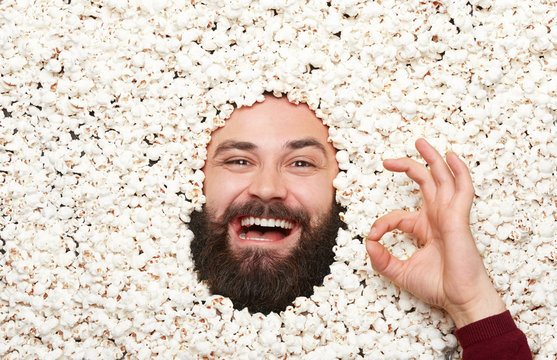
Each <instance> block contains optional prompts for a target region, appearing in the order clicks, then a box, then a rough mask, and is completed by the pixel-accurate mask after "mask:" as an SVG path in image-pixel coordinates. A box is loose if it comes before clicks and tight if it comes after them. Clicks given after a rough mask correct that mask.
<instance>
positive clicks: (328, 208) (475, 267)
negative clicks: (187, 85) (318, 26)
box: [190, 95, 530, 359]
mask: <svg viewBox="0 0 557 360" xmlns="http://www.w3.org/2000/svg"><path fill="white" fill-rule="evenodd" d="M327 139H328V131H327V128H326V126H324V125H323V124H322V122H321V121H320V120H319V119H318V118H317V117H316V116H315V114H314V113H313V112H312V111H311V110H310V109H309V108H308V107H307V106H306V105H294V104H291V103H289V102H288V100H287V99H285V98H275V97H273V96H269V95H267V96H266V97H265V101H263V102H262V103H257V104H254V105H253V106H251V107H248V108H240V109H236V110H235V111H234V112H233V113H232V115H231V117H230V119H229V120H227V123H226V125H225V126H224V127H222V128H220V129H217V130H216V131H215V132H214V133H213V136H212V140H211V143H210V144H209V146H208V149H207V151H208V155H207V161H206V164H205V168H204V172H205V183H204V192H205V195H206V198H207V203H206V206H205V210H204V212H203V213H201V214H200V213H194V214H192V220H191V223H190V226H191V229H192V231H194V234H195V240H194V241H193V242H192V254H193V258H194V262H195V266H196V269H197V270H198V272H199V275H200V278H201V279H202V280H207V282H208V284H209V287H210V289H211V291H212V292H214V293H218V294H221V295H224V296H228V297H230V298H231V300H232V301H233V303H234V304H235V307H237V308H243V307H248V309H249V310H250V311H252V312H256V311H261V312H264V313H268V312H270V311H277V312H279V311H281V310H283V309H284V308H285V307H286V306H287V305H288V304H289V303H291V302H292V301H293V300H294V299H295V297H297V296H309V295H311V291H312V287H313V286H314V285H319V284H320V283H321V281H322V279H323V277H324V276H325V275H327V274H328V267H329V265H330V264H331V262H332V260H333V258H332V253H331V248H332V245H333V244H334V239H335V236H336V232H337V230H338V227H339V226H340V223H339V221H338V212H339V208H338V205H336V202H335V201H334V188H333V186H332V182H333V179H334V178H335V176H336V175H337V173H338V165H337V162H336V159H335V149H334V148H333V146H332V145H331V144H330V143H329V142H328V141H327ZM416 148H417V150H418V151H419V152H420V154H421V155H422V156H423V158H424V159H425V160H426V162H427V163H428V164H429V166H430V168H431V170H428V169H427V168H426V167H425V166H423V165H421V164H420V163H418V162H416V161H414V160H411V159H408V158H402V159H395V160H385V162H384V167H385V168H386V169H388V170H391V171H398V172H405V173H406V174H407V175H408V176H409V177H410V178H411V179H413V180H414V181H416V182H417V183H418V184H419V186H420V189H421V191H422V194H423V205H422V208H421V209H420V210H419V211H417V212H413V213H408V212H403V211H395V212H392V213H389V214H387V215H385V216H383V217H381V218H379V219H378V220H377V221H376V222H375V223H374V224H373V226H372V229H371V231H370V234H369V236H368V241H367V243H366V248H367V251H368V254H369V256H370V260H371V263H372V265H373V267H374V269H375V270H376V271H378V272H379V273H381V274H383V275H385V276H386V277H388V278H389V279H391V280H392V281H393V282H394V283H395V284H397V285H399V286H401V287H402V288H404V289H406V290H408V291H410V292H411V293H413V294H414V295H416V296H417V297H419V298H421V299H422V300H424V301H426V302H428V303H430V304H433V305H435V306H439V307H441V308H443V309H445V310H446V311H447V312H448V313H449V315H450V316H451V317H452V318H453V320H454V321H455V323H456V325H457V327H459V328H461V329H459V330H457V333H456V335H457V337H458V338H459V340H460V341H461V344H462V345H463V347H464V348H465V356H467V357H470V358H486V359H487V358H490V359H493V358H502V357H501V356H503V355H501V354H503V353H502V351H505V349H506V350H509V349H508V346H507V345H508V344H509V342H511V343H512V344H513V346H515V348H513V349H511V352H507V353H504V354H505V355H504V356H509V355H508V354H511V353H512V354H519V355H520V356H522V357H514V358H516V359H523V358H530V357H529V356H530V355H529V354H530V352H529V349H528V345H527V342H526V338H525V337H524V334H522V332H520V330H518V329H517V328H516V326H515V325H514V323H513V321H512V318H511V317H510V314H509V313H508V312H507V311H505V305H504V303H503V302H502V300H501V298H500V297H499V295H498V293H497V291H496V290H495V288H494V287H493V285H492V284H491V281H490V279H489V277H488V275H487V272H486V270H485V268H484V267H483V263H482V260H481V257H480V254H479V253H478V251H477V249H476V246H475V243H474V239H473V237H472V234H471V232H470V228H469V213H470V208H471V205H472V200H473V197H474V189H473V186H472V179H471V177H470V174H469V172H468V169H467V168H466V165H465V164H464V163H463V162H462V161H461V160H460V159H459V158H458V157H457V156H456V155H455V154H454V153H449V154H447V157H446V162H445V160H443V158H442V157H441V155H440V154H439V153H438V152H437V151H436V150H435V149H434V148H433V147H431V145H429V144H428V143H427V142H426V141H425V140H423V139H420V140H418V141H417V142H416ZM393 229H399V230H402V231H404V232H408V233H411V234H413V235H415V236H416V237H417V238H418V243H419V245H420V249H419V250H418V251H416V252H415V253H414V254H413V256H412V257H411V258H410V259H409V260H407V261H401V260H398V259H396V258H395V257H393V256H392V255H391V254H389V252H388V251H387V250H386V249H385V248H384V247H383V246H382V245H381V244H380V243H379V242H378V240H379V239H380V238H381V237H382V236H383V235H384V234H385V233H386V232H388V231H391V230H393ZM482 319H483V320H482ZM509 319H510V320H509ZM480 320H481V321H480ZM480 355H481V356H482V357H479V356H480ZM486 356H487V357H486ZM493 356H498V357H493ZM513 356H514V355H513ZM505 358H513V357H505Z"/></svg>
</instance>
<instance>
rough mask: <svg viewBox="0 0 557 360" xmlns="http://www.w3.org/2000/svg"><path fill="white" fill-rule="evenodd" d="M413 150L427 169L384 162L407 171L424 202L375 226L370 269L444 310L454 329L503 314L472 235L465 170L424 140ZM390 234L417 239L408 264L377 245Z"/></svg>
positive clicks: (409, 163) (471, 190)
mask: <svg viewBox="0 0 557 360" xmlns="http://www.w3.org/2000/svg"><path fill="white" fill-rule="evenodd" d="M416 149H417V150H418V151H419V153H420V154H421V155H422V156H423V158H424V159H425V161H426V162H427V163H428V164H429V166H430V168H431V170H428V169H427V168H426V167H425V166H424V165H422V164H420V163H418V162H417V161H414V160H412V159H409V158H400V159H390V160H385V161H384V162H383V165H384V167H385V168H386V169H387V170H391V171H396V172H405V173H406V175H408V177H410V178H411V179H412V180H414V181H416V182H417V183H418V185H419V186H420V189H421V192H422V197H423V203H422V208H421V209H420V210H419V211H416V212H406V211H402V210H397V211H393V212H391V213H389V214H387V215H384V216H382V217H381V218H379V219H377V221H375V223H374V224H373V226H372V228H371V231H370V233H369V236H368V241H367V243H366V248H367V251H368V254H369V257H370V260H371V263H372V266H373V268H374V269H375V270H376V271H378V272H379V273H381V274H382V275H384V276H386V277H387V278H389V279H390V280H391V281H393V282H394V283H395V284H397V285H398V286H400V287H402V288H403V289H406V290H408V291H409V292H411V293H412V294H414V295H415V296H417V297H418V298H420V299H422V300H423V301H426V302H428V303H430V304H432V305H435V306H439V307H441V308H443V309H445V310H446V311H447V312H448V313H449V315H450V316H451V317H452V318H453V320H454V321H455V323H456V325H457V327H462V326H464V325H466V324H469V323H471V322H474V321H477V320H480V319H482V318H485V317H488V316H491V315H495V314H499V313H501V312H503V311H505V305H504V304H503V301H502V300H501V298H500V297H499V294H498V293H497V291H496V290H495V288H494V287H493V285H492V284H491V280H490V279H489V276H488V275H487V272H486V270H485V268H484V266H483V262H482V259H481V257H480V254H479V252H478V250H477V248H476V244H475V242H474V238H473V237H472V233H471V232H470V226H469V215H470V208H471V206H472V201H473V199H474V187H473V185H472V178H471V177H470V173H469V171H468V168H467V167H466V165H465V164H464V162H463V161H462V160H460V159H459V158H458V157H457V155H456V154H454V153H448V154H447V157H446V162H445V161H444V160H443V158H442V156H441V155H440V154H439V153H438V152H437V151H436V150H435V149H434V148H433V147H432V146H431V145H430V144H429V143H428V142H427V141H425V140H424V139H419V140H418V141H416ZM447 165H448V166H447ZM394 229H399V230H401V231H404V232H406V233H410V234H413V235H414V236H415V237H416V238H417V241H418V246H419V247H420V249H419V250H417V251H416V252H415V253H414V254H413V255H412V256H411V257H410V259H408V260H405V261H402V260H399V259H397V258H396V257H394V256H393V255H391V254H390V253H389V252H388V251H387V249H385V247H384V246H383V245H382V244H381V243H379V242H378V240H379V239H381V237H382V236H383V235H384V234H385V233H386V232H388V231H391V230H394Z"/></svg>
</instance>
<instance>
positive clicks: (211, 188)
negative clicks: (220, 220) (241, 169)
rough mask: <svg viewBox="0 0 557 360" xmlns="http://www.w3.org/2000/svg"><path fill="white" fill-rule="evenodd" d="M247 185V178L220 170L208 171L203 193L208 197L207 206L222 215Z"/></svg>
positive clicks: (218, 215)
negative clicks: (225, 173)
mask: <svg viewBox="0 0 557 360" xmlns="http://www.w3.org/2000/svg"><path fill="white" fill-rule="evenodd" d="M245 187H246V180H245V179H243V178H242V177H237V176H231V175H230V174H227V175H226V176H224V174H220V173H219V172H214V173H210V172H209V173H207V175H206V178H205V182H204V183H203V193H204V194H205V197H206V199H207V207H208V208H210V209H211V211H212V212H214V214H215V215H216V216H217V217H220V216H221V215H222V214H223V213H224V211H225V210H226V208H227V207H228V206H229V205H230V204H231V203H232V202H234V200H235V199H236V198H237V197H238V196H239V195H240V194H241V193H242V191H243V189H244V188H245Z"/></svg>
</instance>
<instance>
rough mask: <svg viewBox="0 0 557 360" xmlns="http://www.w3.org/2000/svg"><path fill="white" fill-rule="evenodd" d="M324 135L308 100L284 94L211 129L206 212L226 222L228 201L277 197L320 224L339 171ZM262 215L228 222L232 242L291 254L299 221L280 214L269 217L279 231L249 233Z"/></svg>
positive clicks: (239, 111)
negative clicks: (293, 100) (305, 102)
mask: <svg viewBox="0 0 557 360" xmlns="http://www.w3.org/2000/svg"><path fill="white" fill-rule="evenodd" d="M327 137H328V131H327V128H326V127H325V126H324V125H323V123H322V122H321V120H319V119H318V118H317V117H316V116H315V114H314V113H313V111H311V110H310V109H309V108H308V107H307V105H294V104H291V103H290V102H288V100H287V99H286V98H275V97H272V96H268V97H266V99H265V101H264V102H262V103H256V104H255V105H253V106H252V107H249V108H240V109H236V110H235V111H234V112H233V113H232V115H231V116H230V119H229V120H227V122H226V125H225V126H224V127H222V128H220V129H218V130H216V131H215V132H214V133H213V135H212V140H211V143H210V144H209V146H208V148H207V152H208V157H207V163H206V165H205V168H204V173H205V183H204V192H205V196H206V198H207V204H206V206H207V209H208V211H209V212H210V213H212V214H213V215H214V216H215V217H216V219H217V220H222V216H223V214H224V213H225V211H226V209H227V208H228V207H229V206H231V205H240V204H244V203H246V202H248V201H253V200H256V201H260V202H262V203H273V202H279V203H282V204H284V205H285V206H287V207H289V208H291V209H305V211H306V212H307V214H308V215H309V220H310V225H315V224H316V223H317V220H318V219H319V217H322V216H323V215H324V214H326V213H327V212H328V211H329V210H330V209H331V199H333V195H334V188H333V179H334V178H335V176H336V175H337V173H338V165H337V162H336V159H335V149H334V147H333V146H332V145H331V144H330V143H329V142H327ZM264 220H265V221H268V220H269V219H265V218H254V219H251V218H248V217H246V216H244V214H239V215H238V216H235V217H234V218H233V219H231V221H230V222H229V223H228V224H227V226H228V237H229V241H230V244H229V245H230V247H231V248H232V249H233V250H234V251H239V250H241V249H245V248H261V249H269V250H273V251H275V252H276V254H280V255H287V254H288V253H289V252H290V251H291V249H292V248H293V247H294V246H295V245H296V243H297V242H298V240H299V238H300V232H301V228H300V226H299V224H298V223H297V222H296V221H293V219H288V218H275V219H271V220H274V222H275V225H274V226H275V227H276V229H277V230H278V231H273V230H271V229H270V231H267V232H265V233H258V232H255V231H253V232H250V231H246V230H249V229H248V228H247V227H246V226H245V225H244V224H246V223H248V221H249V222H250V223H251V222H253V221H255V223H256V224H257V222H258V221H264ZM283 221H284V224H282V222H283ZM276 222H281V224H280V226H281V227H278V225H277V224H276ZM280 229H282V230H280ZM283 230H285V231H283ZM286 233H287V234H286ZM285 235H286V236H285Z"/></svg>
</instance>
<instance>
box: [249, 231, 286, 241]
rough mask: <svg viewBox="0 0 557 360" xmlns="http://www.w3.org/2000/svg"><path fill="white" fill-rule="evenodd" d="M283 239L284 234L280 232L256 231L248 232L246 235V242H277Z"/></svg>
mask: <svg viewBox="0 0 557 360" xmlns="http://www.w3.org/2000/svg"><path fill="white" fill-rule="evenodd" d="M260 239H263V240H260ZM282 239H284V234H283V233H281V232H280V231H276V230H269V231H265V232H260V231H257V230H250V231H248V232H247V233H246V240H256V241H257V240H259V241H264V240H267V241H277V240H282Z"/></svg>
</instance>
